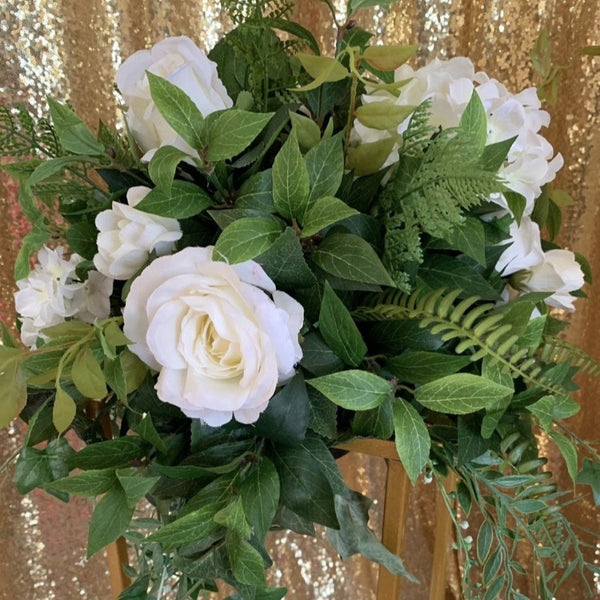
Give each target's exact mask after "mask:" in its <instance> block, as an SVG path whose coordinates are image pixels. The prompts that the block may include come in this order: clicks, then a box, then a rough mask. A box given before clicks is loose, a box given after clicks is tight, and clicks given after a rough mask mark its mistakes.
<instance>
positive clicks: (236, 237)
mask: <svg viewBox="0 0 600 600" xmlns="http://www.w3.org/2000/svg"><path fill="white" fill-rule="evenodd" d="M283 228H284V225H283V223H282V222H281V221H279V220H278V219H275V218H272V217H245V218H242V219H238V220H237V221H234V222H233V223H231V224H230V225H228V226H227V227H226V228H225V229H224V230H223V231H222V232H221V235H220V236H219V239H218V240H217V243H216V244H215V249H214V256H215V258H216V259H226V260H227V261H228V262H229V263H230V264H236V263H241V262H245V261H247V260H251V259H253V258H255V257H256V256H258V255H260V254H262V253H263V252H265V251H266V250H268V249H269V248H270V247H271V246H272V245H273V244H274V243H275V242H276V240H277V239H278V238H279V236H280V235H281V233H282V232H283Z"/></svg>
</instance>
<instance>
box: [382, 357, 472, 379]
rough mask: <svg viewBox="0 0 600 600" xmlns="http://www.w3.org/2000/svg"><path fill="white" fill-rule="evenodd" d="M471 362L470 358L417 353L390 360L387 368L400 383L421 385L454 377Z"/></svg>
mask: <svg viewBox="0 0 600 600" xmlns="http://www.w3.org/2000/svg"><path fill="white" fill-rule="evenodd" d="M470 362H471V360H470V358H469V357H468V356H459V355H457V354H442V353H440V352H426V351H415V352H405V353H404V354H401V355H400V356H395V357H393V358H390V359H389V360H388V361H387V362H386V367H387V368H388V369H389V370H390V372H391V373H392V374H393V375H395V376H396V377H397V378H398V379H399V380H400V381H406V382H408V383H417V384H419V385H421V384H423V383H429V382H430V381H435V380H436V379H439V378H440V377H445V376H446V375H452V374H454V373H456V372H457V371H460V370H461V369H462V368H463V367H466V366H467V365H468V364H469V363H470Z"/></svg>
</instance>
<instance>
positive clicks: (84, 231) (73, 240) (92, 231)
mask: <svg viewBox="0 0 600 600" xmlns="http://www.w3.org/2000/svg"><path fill="white" fill-rule="evenodd" d="M97 236H98V230H97V229H96V227H95V226H94V224H93V223H91V222H90V221H78V222H77V223H72V224H71V226H70V227H69V229H67V241H68V242H69V247H70V248H71V250H73V252H75V253H77V254H79V255H80V256H83V258H87V259H88V260H92V259H93V258H94V256H95V254H96V253H97V252H98V246H97V245H96V238H97Z"/></svg>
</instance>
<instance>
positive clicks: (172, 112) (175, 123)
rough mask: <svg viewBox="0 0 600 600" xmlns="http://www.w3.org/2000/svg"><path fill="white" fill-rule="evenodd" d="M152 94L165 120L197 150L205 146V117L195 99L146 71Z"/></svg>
mask: <svg viewBox="0 0 600 600" xmlns="http://www.w3.org/2000/svg"><path fill="white" fill-rule="evenodd" d="M146 75H147V76H148V82H149V84H150V95H151V96H152V100H154V104H155V105H156V108H157V109H158V111H159V112H160V114H161V115H162V116H163V118H164V119H165V121H166V122H167V123H168V124H169V125H170V126H171V127H172V128H173V129H174V130H175V132H176V133H177V134H178V135H180V136H181V137H182V138H183V139H184V140H185V141H186V142H187V143H188V144H189V145H190V146H191V147H192V148H194V149H195V150H197V149H199V148H202V147H203V146H204V117H203V116H202V113H201V112H200V109H199V108H198V107H197V106H196V105H195V104H194V102H193V100H192V99H191V98H190V97H189V96H188V95H187V94H186V93H185V92H184V91H183V90H181V89H180V88H178V87H177V86H176V85H173V84H172V83H171V82H169V81H167V80H166V79H163V78H162V77H159V76H158V75H154V73H150V71H146Z"/></svg>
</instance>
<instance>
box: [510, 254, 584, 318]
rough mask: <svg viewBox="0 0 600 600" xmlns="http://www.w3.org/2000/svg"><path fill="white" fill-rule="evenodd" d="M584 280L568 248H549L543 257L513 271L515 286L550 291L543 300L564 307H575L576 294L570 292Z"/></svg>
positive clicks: (577, 288)
mask: <svg viewBox="0 0 600 600" xmlns="http://www.w3.org/2000/svg"><path fill="white" fill-rule="evenodd" d="M583 283H584V278H583V271H582V270H581V267H580V266H579V263H578V262H577V261H576V260H575V255H574V254H573V252H570V251H569V250H549V251H548V252H546V253H544V261H543V262H542V263H541V264H539V265H536V266H534V267H532V268H531V269H529V271H525V272H522V273H519V274H517V275H516V284H515V285H516V286H517V287H518V289H519V290H521V291H523V292H553V294H552V296H550V297H549V298H546V304H549V305H550V306H554V307H556V308H563V309H565V310H571V311H572V310H575V307H574V306H573V302H574V300H576V298H575V297H573V296H571V294H570V293H569V292H574V291H575V290H579V289H580V288H581V287H582V286H583Z"/></svg>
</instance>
